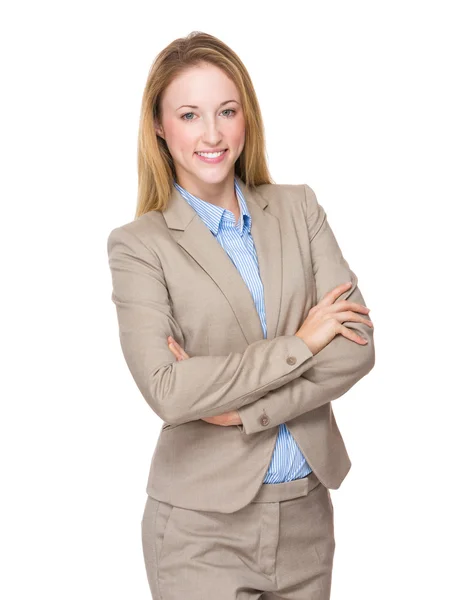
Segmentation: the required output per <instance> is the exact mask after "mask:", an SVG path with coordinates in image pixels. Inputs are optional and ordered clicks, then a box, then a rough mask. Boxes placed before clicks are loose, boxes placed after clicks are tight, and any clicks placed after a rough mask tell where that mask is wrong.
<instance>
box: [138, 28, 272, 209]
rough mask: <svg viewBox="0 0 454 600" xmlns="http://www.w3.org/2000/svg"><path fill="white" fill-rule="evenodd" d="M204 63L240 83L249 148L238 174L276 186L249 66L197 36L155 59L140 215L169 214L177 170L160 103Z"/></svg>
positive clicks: (143, 118)
mask: <svg viewBox="0 0 454 600" xmlns="http://www.w3.org/2000/svg"><path fill="white" fill-rule="evenodd" d="M203 62H207V63H211V64H213V65H216V66H217V67H219V68H220V69H222V70H223V71H224V73H225V74H226V75H227V76H228V77H229V78H230V79H231V80H232V81H233V82H234V83H235V84H236V86H237V89H238V91H239V93H240V99H241V103H242V105H243V114H244V118H245V142H244V148H243V151H242V153H241V155H240V156H239V158H238V159H237V161H236V163H235V175H236V176H238V177H239V178H240V179H242V180H243V181H244V183H245V184H246V185H247V186H257V185H261V184H263V183H274V181H273V180H272V179H271V176H270V173H269V171H268V166H267V161H266V158H265V132H264V127H263V120H262V115H261V111H260V106H259V103H258V100H257V96H256V93H255V90H254V86H253V85H252V81H251V78H250V76H249V74H248V72H247V70H246V67H245V66H244V64H243V63H242V62H241V60H240V59H239V57H238V56H237V55H236V54H235V52H234V51H233V50H231V49H230V48H229V47H228V46H227V45H226V44H224V43H223V42H221V40H219V39H218V38H216V37H214V36H212V35H210V34H208V33H203V32H199V31H193V32H191V33H190V34H189V35H187V36H186V37H185V38H178V39H176V40H174V41H173V42H171V43H170V44H169V45H168V46H167V47H166V48H164V49H163V50H161V52H160V53H159V54H158V55H157V57H156V58H155V59H154V61H153V64H152V66H151V68H150V71H149V73H148V78H147V82H146V85H145V89H144V92H143V97H142V107H141V113H140V126H139V139H138V148H137V168H138V196H137V207H136V215H135V218H136V219H137V218H138V217H140V216H141V215H143V214H144V213H146V212H149V211H151V210H165V208H166V207H167V203H168V200H169V197H170V194H171V192H172V186H173V178H176V174H175V166H174V163H173V160H172V157H171V155H170V152H169V149H168V147H167V143H166V141H165V140H164V139H163V138H161V137H160V136H158V135H157V133H156V131H155V128H154V121H155V120H157V121H158V122H160V121H161V106H160V104H161V103H160V99H161V97H162V94H163V92H164V90H165V89H166V87H167V86H168V85H169V84H170V83H171V82H172V81H173V79H174V78H175V77H177V76H178V75H180V74H181V73H182V72H183V71H184V70H185V69H187V68H190V67H194V66H197V65H200V64H201V63H203Z"/></svg>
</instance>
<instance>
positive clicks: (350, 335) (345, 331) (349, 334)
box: [338, 325, 369, 346]
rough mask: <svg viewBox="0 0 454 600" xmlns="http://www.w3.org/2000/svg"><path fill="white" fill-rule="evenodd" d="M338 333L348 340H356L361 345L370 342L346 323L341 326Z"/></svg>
mask: <svg viewBox="0 0 454 600" xmlns="http://www.w3.org/2000/svg"><path fill="white" fill-rule="evenodd" d="M338 333H340V334H341V335H343V336H344V337H345V338H347V339H348V340H351V341H352V342H356V343H357V344H360V345H361V346H365V345H366V344H368V343H369V342H368V340H367V339H366V338H363V337H361V336H360V335H358V334H357V333H355V332H354V331H353V330H352V329H349V328H348V327H345V325H341V328H340V330H339V331H338Z"/></svg>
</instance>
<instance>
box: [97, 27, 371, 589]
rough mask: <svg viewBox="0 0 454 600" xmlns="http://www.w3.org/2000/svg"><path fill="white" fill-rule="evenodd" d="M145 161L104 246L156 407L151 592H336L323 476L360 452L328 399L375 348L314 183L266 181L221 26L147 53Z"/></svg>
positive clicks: (123, 335) (250, 107)
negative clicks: (128, 209)
mask: <svg viewBox="0 0 454 600" xmlns="http://www.w3.org/2000/svg"><path fill="white" fill-rule="evenodd" d="M138 168H139V198H138V207H137V212H136V218H135V220H134V221H131V222H130V223H127V224H126V225H123V226H122V227H117V228H116V229H114V230H113V231H111V233H110V235H109V240H108V254H109V264H110V268H111V272H112V281H113V293H112V300H113V301H114V303H115V305H116V308H117V315H118V323H119V329H120V341H121V346H122V350H123V353H124V356H125V359H126V362H127V365H128V367H129V369H130V371H131V373H132V375H133V377H134V380H135V381H136V383H137V386H138V387H139V389H140V391H141V393H142V394H143V396H144V398H145V400H146V401H147V403H148V404H149V405H150V407H151V408H152V409H153V411H154V412H155V413H156V414H157V415H158V416H159V417H161V418H162V419H163V421H164V424H163V427H162V430H161V433H160V436H159V439H158V442H157V445H156V449H155V452H154V455H153V459H152V462H151V467H150V473H149V478H148V484H147V490H146V491H147V494H148V495H147V501H146V505H145V510H144V515H143V520H142V541H143V551H144V557H145V565H146V570H147V575H148V580H149V584H150V589H151V592H152V597H153V598H155V599H157V600H161V599H163V600H176V599H178V600H181V598H185V600H195V599H197V600H200V599H205V598H206V599H212V598H216V599H217V600H224V599H225V600H233V599H234V598H235V599H239V598H242V599H256V598H263V599H268V600H271V599H280V598H286V599H289V600H290V599H296V598H298V599H303V598H307V599H308V600H309V598H310V599H314V598H317V599H327V598H329V596H330V588H331V573H332V565H333V556H334V547H335V540H334V526H333V507H332V503H331V498H330V492H329V488H331V489H336V488H338V487H339V486H340V484H341V482H342V480H343V479H344V478H345V476H346V474H347V472H348V470H349V469H350V465H351V463H350V459H349V457H348V454H347V451H346V448H345V446H344V443H343V440H342V437H341V435H340V432H339V430H338V428H337V424H336V420H335V418H334V414H333V412H332V408H331V401H332V400H334V399H336V398H338V397H339V396H341V395H342V394H344V393H345V392H346V391H347V390H348V389H350V388H351V387H352V386H353V385H354V384H355V383H356V381H358V380H359V379H360V378H362V377H363V376H364V375H366V374H367V373H368V372H369V371H370V370H371V369H372V367H373V365H374V361H375V355H374V345H373V329H372V322H371V321H370V320H369V318H368V312H369V310H368V309H367V308H366V307H365V306H364V300H363V297H362V295H361V293H360V291H359V288H358V286H357V278H356V276H355V274H354V273H353V272H352V271H351V270H350V268H349V266H348V263H347V262H346V260H345V259H344V258H343V256H342V253H341V251H340V248H339V246H338V244H337V242H336V239H335V237H334V235H333V232H332V231H331V228H330V226H329V224H328V221H327V220H326V214H325V212H324V210H323V208H322V207H321V205H320V204H318V202H317V199H316V197H315V194H314V192H313V190H312V189H311V188H310V187H309V186H308V185H306V184H302V185H278V184H274V183H273V182H272V181H271V178H270V176H269V173H268V170H267V166H266V160H265V148H264V129H263V123H262V119H261V114H260V108H259V105H258V101H257V98H256V95H255V92H254V88H253V85H252V83H251V80H250V77H249V75H248V73H247V71H246V69H245V67H244V65H243V64H242V62H241V61H240V59H239V58H238V56H237V55H236V54H235V53H234V52H233V51H232V50H231V49H230V48H228V47H227V46H226V45H225V44H224V43H222V42H221V41H220V40H218V39H217V38H215V37H213V36H210V35H208V34H203V33H197V32H195V33H193V34H190V35H189V36H188V37H187V38H184V39H177V40H175V41H174V42H172V43H171V44H170V45H169V46H168V47H167V48H165V49H164V50H163V51H162V52H161V53H160V54H159V55H158V57H157V58H156V60H155V62H154V64H153V66H152V68H151V70H150V73H149V76H148V81H147V84H146V88H145V92H144V96H143V103H142V113H141V123H140V134H139V149H138ZM347 323H348V327H347Z"/></svg>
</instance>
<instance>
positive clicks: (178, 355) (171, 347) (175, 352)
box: [169, 343, 183, 360]
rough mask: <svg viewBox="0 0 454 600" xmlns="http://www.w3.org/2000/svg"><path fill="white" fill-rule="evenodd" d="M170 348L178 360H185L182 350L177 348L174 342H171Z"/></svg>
mask: <svg viewBox="0 0 454 600" xmlns="http://www.w3.org/2000/svg"><path fill="white" fill-rule="evenodd" d="M169 349H170V351H171V352H172V353H173V354H174V355H175V356H176V358H177V360H183V356H182V355H181V353H180V351H179V350H178V349H177V348H175V345H174V344H173V343H170V344H169Z"/></svg>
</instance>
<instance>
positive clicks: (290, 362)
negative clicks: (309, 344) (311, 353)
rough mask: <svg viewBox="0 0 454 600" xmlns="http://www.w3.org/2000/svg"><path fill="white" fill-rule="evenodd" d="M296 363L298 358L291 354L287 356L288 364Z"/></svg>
mask: <svg viewBox="0 0 454 600" xmlns="http://www.w3.org/2000/svg"><path fill="white" fill-rule="evenodd" d="M295 363H296V358H295V357H294V356H289V357H288V358H287V364H288V365H294V364H295Z"/></svg>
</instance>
